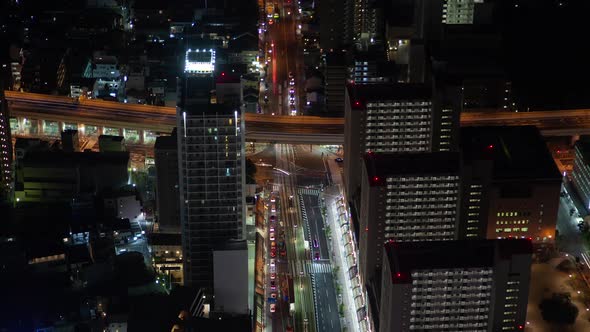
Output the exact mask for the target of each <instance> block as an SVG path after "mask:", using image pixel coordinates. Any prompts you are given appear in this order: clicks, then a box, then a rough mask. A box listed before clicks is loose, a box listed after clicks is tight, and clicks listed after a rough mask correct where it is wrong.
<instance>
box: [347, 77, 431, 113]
mask: <svg viewBox="0 0 590 332" xmlns="http://www.w3.org/2000/svg"><path fill="white" fill-rule="evenodd" d="M347 88H348V95H349V96H350V99H351V104H352V105H353V107H354V106H355V105H356V106H357V107H355V108H359V107H358V106H362V107H360V108H363V107H364V105H365V104H366V103H367V102H371V101H385V100H416V99H422V100H423V99H428V100H430V99H431V97H432V88H431V87H430V86H429V85H426V84H398V83H386V84H350V85H348V87H347ZM357 102H359V103H360V104H358V103H357Z"/></svg>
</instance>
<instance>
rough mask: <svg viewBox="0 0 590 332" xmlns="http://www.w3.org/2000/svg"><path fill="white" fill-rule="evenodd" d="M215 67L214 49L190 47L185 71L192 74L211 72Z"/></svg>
mask: <svg viewBox="0 0 590 332" xmlns="http://www.w3.org/2000/svg"><path fill="white" fill-rule="evenodd" d="M214 68H215V51H214V50H213V49H208V50H207V49H196V50H193V49H190V48H189V49H188V50H187V51H186V54H185V61H184V72H185V73H191V74H210V73H212V72H213V69H214Z"/></svg>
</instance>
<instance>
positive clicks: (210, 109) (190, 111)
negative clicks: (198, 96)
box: [184, 104, 240, 115]
mask: <svg viewBox="0 0 590 332" xmlns="http://www.w3.org/2000/svg"><path fill="white" fill-rule="evenodd" d="M184 111H186V113H187V115H200V114H211V113H218V114H234V112H235V111H237V112H238V114H239V112H240V110H239V109H238V108H234V107H229V106H227V105H224V104H194V105H189V106H188V107H187V108H186V109H184Z"/></svg>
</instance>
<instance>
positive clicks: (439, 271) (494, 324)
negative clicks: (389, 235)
mask: <svg viewBox="0 0 590 332" xmlns="http://www.w3.org/2000/svg"><path fill="white" fill-rule="evenodd" d="M531 257H532V246H531V243H530V241H528V240H526V239H523V240H462V241H437V242H404V243H399V242H396V241H395V240H392V241H390V242H388V243H387V244H386V245H385V250H384V253H383V260H384V267H383V277H382V293H381V299H380V307H379V331H415V330H442V331H447V330H452V331H520V330H523V329H524V326H525V324H526V314H527V310H526V307H527V301H528V294H529V282H530V276H531V272H530V268H531V262H532V258H531Z"/></svg>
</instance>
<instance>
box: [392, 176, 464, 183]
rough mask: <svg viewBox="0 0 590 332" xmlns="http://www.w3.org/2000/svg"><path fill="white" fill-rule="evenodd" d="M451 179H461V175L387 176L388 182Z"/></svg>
mask: <svg viewBox="0 0 590 332" xmlns="http://www.w3.org/2000/svg"><path fill="white" fill-rule="evenodd" d="M449 180H459V176H457V175H443V176H412V177H411V178H407V177H403V176H402V177H397V176H396V177H387V180H386V181H387V182H395V181H417V182H424V181H428V182H436V181H449Z"/></svg>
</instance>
